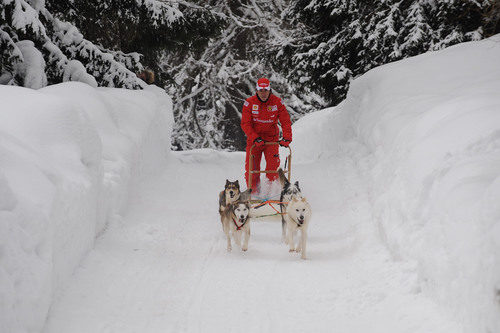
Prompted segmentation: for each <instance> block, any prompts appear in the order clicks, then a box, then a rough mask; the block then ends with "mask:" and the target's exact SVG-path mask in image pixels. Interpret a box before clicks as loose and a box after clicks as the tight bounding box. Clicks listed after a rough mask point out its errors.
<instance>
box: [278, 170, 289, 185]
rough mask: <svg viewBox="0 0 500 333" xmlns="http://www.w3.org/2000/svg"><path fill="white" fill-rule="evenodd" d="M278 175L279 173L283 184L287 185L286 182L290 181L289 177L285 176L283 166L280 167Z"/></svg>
mask: <svg viewBox="0 0 500 333" xmlns="http://www.w3.org/2000/svg"><path fill="white" fill-rule="evenodd" d="M278 175H279V179H280V183H281V186H285V185H286V184H288V183H289V181H288V179H287V178H286V176H285V172H283V169H282V168H279V169H278Z"/></svg>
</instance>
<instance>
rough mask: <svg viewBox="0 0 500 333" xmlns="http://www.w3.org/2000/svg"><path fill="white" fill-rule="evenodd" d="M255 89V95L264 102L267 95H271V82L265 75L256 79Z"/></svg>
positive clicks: (267, 97)
mask: <svg viewBox="0 0 500 333" xmlns="http://www.w3.org/2000/svg"><path fill="white" fill-rule="evenodd" d="M256 89H257V96H258V97H259V99H260V100H261V101H263V102H265V101H267V100H268V99H269V96H270V95H271V83H270V82H269V80H268V79H266V78H265V77H263V78H260V79H259V80H258V81H257V86H256Z"/></svg>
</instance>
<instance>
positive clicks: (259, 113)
mask: <svg viewBox="0 0 500 333" xmlns="http://www.w3.org/2000/svg"><path fill="white" fill-rule="evenodd" d="M278 121H279V122H280V124H281V128H282V130H283V139H284V140H288V141H292V123H291V121H290V115H289V114H288V111H287V110H286V108H285V105H283V103H282V102H281V98H279V97H277V96H275V95H273V94H272V93H271V94H270V95H269V98H268V99H267V101H266V102H262V101H261V100H260V99H259V98H258V97H257V95H254V96H252V97H249V98H247V100H246V101H245V103H244V105H243V111H242V116H241V128H242V129H243V132H245V134H246V136H247V146H246V158H245V179H246V182H247V186H248V187H250V184H248V164H249V158H250V148H251V147H252V145H253V144H254V140H255V139H256V138H258V137H260V138H262V140H264V141H275V142H277V141H278V140H279V129H278ZM262 153H264V157H265V159H266V170H276V169H278V167H279V165H280V157H279V146H278V145H264V146H261V147H254V148H253V150H252V154H253V155H254V158H253V167H252V170H254V171H260V161H261V158H262ZM266 175H267V178H268V179H269V180H271V181H272V180H274V179H276V178H277V177H278V174H276V173H268V174H266ZM259 183H260V174H253V175H252V185H251V188H252V189H254V190H256V189H258V185H259Z"/></svg>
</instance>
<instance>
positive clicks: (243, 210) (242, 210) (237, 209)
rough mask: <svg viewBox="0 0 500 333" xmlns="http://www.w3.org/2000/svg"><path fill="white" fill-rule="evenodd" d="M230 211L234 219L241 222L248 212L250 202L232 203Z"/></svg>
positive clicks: (244, 219)
mask: <svg viewBox="0 0 500 333" xmlns="http://www.w3.org/2000/svg"><path fill="white" fill-rule="evenodd" d="M232 211H233V214H234V216H235V217H236V219H238V220H239V221H240V222H242V223H243V222H245V221H246V219H248V216H249V214H250V204H249V203H248V202H247V201H244V202H243V201H238V202H236V203H234V204H232Z"/></svg>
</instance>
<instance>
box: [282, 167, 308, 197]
mask: <svg viewBox="0 0 500 333" xmlns="http://www.w3.org/2000/svg"><path fill="white" fill-rule="evenodd" d="M278 174H279V179H280V182H281V186H282V190H281V198H282V200H283V201H286V202H288V201H290V200H291V199H292V198H294V197H296V198H299V199H300V198H302V191H301V190H300V186H299V182H298V181H296V182H295V183H290V182H289V181H288V179H287V178H286V177H285V173H284V172H283V170H282V169H281V168H280V169H279V170H278Z"/></svg>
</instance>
